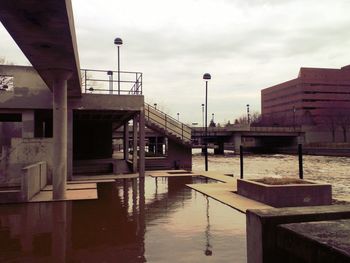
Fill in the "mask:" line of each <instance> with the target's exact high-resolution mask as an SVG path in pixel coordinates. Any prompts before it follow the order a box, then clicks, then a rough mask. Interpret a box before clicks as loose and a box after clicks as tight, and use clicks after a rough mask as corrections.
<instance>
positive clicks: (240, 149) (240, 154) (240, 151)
mask: <svg viewBox="0 0 350 263" xmlns="http://www.w3.org/2000/svg"><path fill="white" fill-rule="evenodd" d="M239 163H240V166H241V176H240V178H241V179H243V146H242V145H240V146H239Z"/></svg>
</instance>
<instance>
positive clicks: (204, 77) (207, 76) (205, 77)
mask: <svg viewBox="0 0 350 263" xmlns="http://www.w3.org/2000/svg"><path fill="white" fill-rule="evenodd" d="M203 79H204V80H209V79H211V76H210V74H209V73H204V75H203Z"/></svg>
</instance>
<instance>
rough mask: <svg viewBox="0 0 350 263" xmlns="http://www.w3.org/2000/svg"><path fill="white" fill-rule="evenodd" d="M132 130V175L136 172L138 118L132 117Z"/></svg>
mask: <svg viewBox="0 0 350 263" xmlns="http://www.w3.org/2000/svg"><path fill="white" fill-rule="evenodd" d="M132 123H133V129H132V137H133V146H132V147H133V149H132V171H133V173H136V172H137V144H138V143H137V126H138V125H137V124H138V118H137V116H134V118H133V121H132Z"/></svg>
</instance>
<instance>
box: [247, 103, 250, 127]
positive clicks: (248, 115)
mask: <svg viewBox="0 0 350 263" xmlns="http://www.w3.org/2000/svg"><path fill="white" fill-rule="evenodd" d="M247 120H248V124H250V114H249V104H247Z"/></svg>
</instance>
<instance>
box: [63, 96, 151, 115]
mask: <svg viewBox="0 0 350 263" xmlns="http://www.w3.org/2000/svg"><path fill="white" fill-rule="evenodd" d="M68 104H69V108H71V109H77V110H121V111H139V110H140V109H141V108H142V107H143V104H144V97H143V96H135V95H120V96H116V95H109V94H83V96H82V98H78V99H74V98H71V99H69V101H68Z"/></svg>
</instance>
